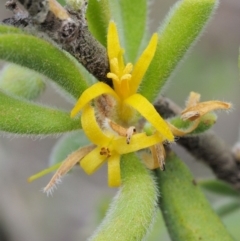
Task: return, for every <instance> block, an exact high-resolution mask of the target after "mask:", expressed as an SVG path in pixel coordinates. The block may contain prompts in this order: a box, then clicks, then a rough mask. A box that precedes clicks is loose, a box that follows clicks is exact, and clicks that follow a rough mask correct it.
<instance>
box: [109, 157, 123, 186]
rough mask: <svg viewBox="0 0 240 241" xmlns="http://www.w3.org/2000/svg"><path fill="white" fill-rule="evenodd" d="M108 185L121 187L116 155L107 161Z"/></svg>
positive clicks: (118, 162) (118, 160) (118, 158)
mask: <svg viewBox="0 0 240 241" xmlns="http://www.w3.org/2000/svg"><path fill="white" fill-rule="evenodd" d="M108 185H109V187H119V186H120V185H121V170H120V156H119V154H117V153H114V154H113V155H112V156H111V157H109V159H108Z"/></svg>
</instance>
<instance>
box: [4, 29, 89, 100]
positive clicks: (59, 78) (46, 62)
mask: <svg viewBox="0 0 240 241" xmlns="http://www.w3.org/2000/svg"><path fill="white" fill-rule="evenodd" d="M0 59H3V60H5V61H9V62H13V63H16V64H18V65H21V66H24V67H27V68H30V69H33V70H35V71H37V72H39V73H41V74H44V75H46V76H47V77H49V78H50V79H52V80H53V81H55V83H56V84H58V85H59V86H60V87H61V88H63V89H64V90H65V91H67V92H68V93H70V94H71V95H72V96H73V97H75V98H78V97H79V96H80V95H81V93H82V92H83V91H84V90H85V89H86V88H87V83H86V81H85V79H84V78H83V75H82V73H81V72H80V68H79V66H77V64H76V62H75V61H73V60H72V59H70V58H69V57H68V55H66V54H65V53H64V52H63V51H62V50H60V49H58V48H57V47H56V46H54V45H53V44H50V43H48V42H46V41H44V40H42V39H39V38H36V37H34V36H31V35H25V34H3V35H0Z"/></svg>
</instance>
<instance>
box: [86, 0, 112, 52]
mask: <svg viewBox="0 0 240 241" xmlns="http://www.w3.org/2000/svg"><path fill="white" fill-rule="evenodd" d="M86 16H87V22H88V27H89V30H90V32H91V33H92V34H93V36H94V37H95V38H96V39H97V40H98V41H99V42H100V43H101V44H102V45H103V46H105V47H106V46H107V29H108V24H109V21H110V9H109V3H108V0H101V1H98V0H89V1H88V8H87V15H86Z"/></svg>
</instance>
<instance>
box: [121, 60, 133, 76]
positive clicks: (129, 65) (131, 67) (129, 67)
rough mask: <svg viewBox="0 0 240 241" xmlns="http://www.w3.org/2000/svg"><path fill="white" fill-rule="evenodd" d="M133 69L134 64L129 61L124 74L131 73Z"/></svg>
mask: <svg viewBox="0 0 240 241" xmlns="http://www.w3.org/2000/svg"><path fill="white" fill-rule="evenodd" d="M132 70H133V65H132V63H127V65H126V67H125V68H124V70H123V75H125V74H130V73H131V72H132Z"/></svg>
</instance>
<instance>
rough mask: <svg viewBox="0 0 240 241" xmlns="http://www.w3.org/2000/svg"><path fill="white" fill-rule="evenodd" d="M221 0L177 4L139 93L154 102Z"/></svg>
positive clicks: (160, 34)
mask: <svg viewBox="0 0 240 241" xmlns="http://www.w3.org/2000/svg"><path fill="white" fill-rule="evenodd" d="M217 4H218V0H201V1H192V0H182V1H179V2H177V3H176V5H175V6H174V7H173V8H172V10H171V11H170V13H169V14H168V16H167V17H166V19H165V21H164V24H163V26H162V27H161V28H160V29H159V30H158V33H159V41H158V47H157V50H156V53H155V56H154V58H153V60H152V63H151V65H150V67H149V69H148V71H147V73H146V75H145V78H144V79H143V82H142V85H141V88H140V93H141V94H143V95H144V96H145V97H146V98H147V99H148V100H149V101H154V100H155V98H156V97H157V96H158V95H159V91H160V89H161V88H162V87H163V86H164V84H165V83H166V81H167V80H168V79H169V77H170V75H171V74H172V72H173V70H174V69H175V68H176V66H177V64H178V63H179V61H180V60H181V59H182V58H183V57H184V56H185V54H186V53H187V51H188V50H189V48H190V47H191V46H192V44H193V43H194V42H195V41H196V39H197V38H198V37H199V35H200V33H201V32H202V30H203V28H204V26H205V25H206V23H207V22H208V20H209V19H210V17H211V16H212V14H213V12H214V9H215V8H216V6H217Z"/></svg>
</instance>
